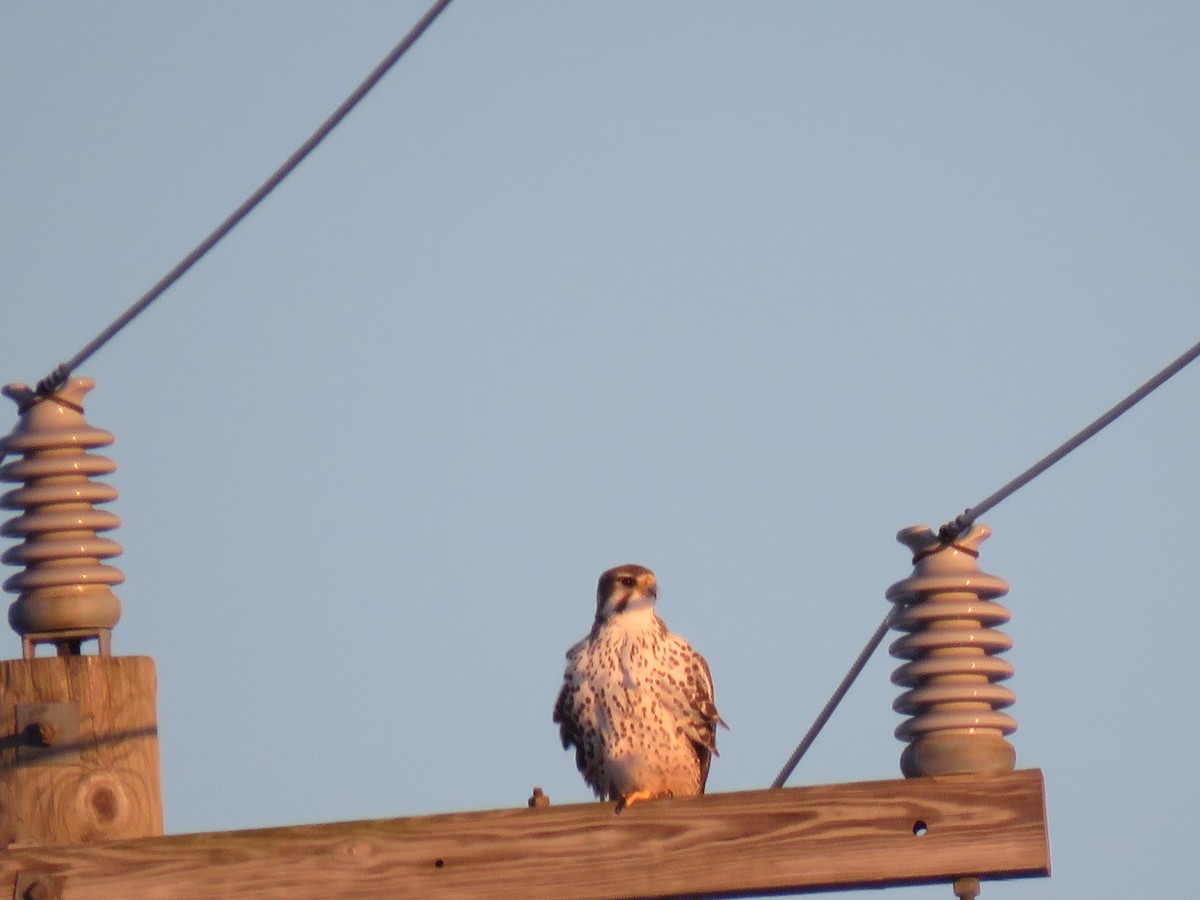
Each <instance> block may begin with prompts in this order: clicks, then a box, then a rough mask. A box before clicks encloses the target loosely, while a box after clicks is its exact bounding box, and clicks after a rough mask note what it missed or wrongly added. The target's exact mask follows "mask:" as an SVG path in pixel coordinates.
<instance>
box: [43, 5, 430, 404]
mask: <svg viewBox="0 0 1200 900" xmlns="http://www.w3.org/2000/svg"><path fill="white" fill-rule="evenodd" d="M450 2H451V0H437V2H435V3H434V4H433V5H432V6H431V7H429V9H428V10H427V11H426V12H425V15H423V16H421V18H420V19H419V20H418V21H417V24H416V25H414V26H413V27H412V29H411V30H410V31H409V32H408V34H406V35H405V36H404V38H403V39H402V40H401V41H400V43H398V44H397V45H396V46H395V47H393V48H392V50H391V52H390V53H388V55H387V56H385V57H384V58H383V60H382V62H380V63H379V65H377V66H376V67H375V68H374V69H372V70H371V72H370V74H369V75H367V77H366V78H365V79H363V82H362V83H361V84H360V85H359V86H358V87H357V88H355V89H354V91H353V93H351V94H350V96H349V97H347V98H346V99H345V100H343V101H342V103H341V105H340V106H339V107H338V108H337V109H335V110H334V111H333V113H332V114H330V116H329V118H327V119H326V120H325V121H324V122H322V123H321V124H320V126H319V127H318V128H317V130H316V131H314V132H313V133H312V135H310V136H309V138H308V140H306V141H305V142H304V143H303V144H301V145H300V147H299V148H298V149H297V150H296V152H295V153H293V154H292V155H291V156H289V157H288V158H287V159H286V160H284V162H283V164H282V165H281V166H280V167H279V168H278V169H276V170H275V171H274V173H272V175H271V177H270V178H268V179H267V180H266V181H264V182H263V183H262V184H261V185H260V186H259V188H258V190H256V191H255V192H254V193H253V194H251V195H250V196H249V197H247V198H246V200H245V201H244V202H243V203H242V204H241V206H239V207H238V208H237V209H235V210H234V211H233V212H232V213H230V214H229V217H228V218H226V219H225V221H223V222H222V223H221V224H220V225H218V226H217V227H216V228H215V229H214V230H213V231H212V233H210V234H209V235H208V237H206V238H205V239H204V240H202V241H201V242H200V243H199V244H197V245H196V247H195V249H193V250H192V252H191V253H189V254H188V255H187V256H185V257H184V258H183V259H181V260H180V261H179V262H178V263H177V264H176V266H175V267H174V268H173V269H171V271H170V272H168V273H167V274H166V275H164V276H163V277H162V278H161V279H160V280H159V281H158V282H157V283H156V284H155V285H154V286H153V287H152V288H150V290H148V291H146V293H145V294H143V295H142V296H141V298H140V299H139V300H138V301H137V302H136V303H134V304H133V305H132V306H130V307H129V309H127V310H125V312H123V313H122V314H121V315H120V316H118V317H117V318H116V319H115V320H114V321H113V323H112V324H111V325H109V326H108V327H107V328H105V329H104V330H103V331H102V332H100V334H98V335H97V336H96V337H95V338H93V339H92V341H91V342H90V343H88V344H87V345H86V346H85V347H84V348H83V349H82V350H80V351H79V352H78V353H76V354H75V355H74V356H72V357H71V358H70V359H69V360H67V361H66V362H64V363H60V364H59V365H58V366H56V367H55V369H54V370H53V371H52V372H51V373H50V374H49V375H47V376H46V377H45V378H43V379H42V380H41V381H39V382H38V385H37V393H38V395H39V396H43V397H45V396H49V395H50V394H53V393H54V392H55V391H56V390H58V389H59V388H60V387H62V386H63V385H64V384H65V383H66V381H67V378H69V377H70V375H71V373H72V372H74V371H75V370H76V369H77V368H79V366H80V365H82V364H83V363H84V362H85V361H86V360H87V359H89V358H90V357H91V356H92V354H93V353H95V352H96V351H97V350H99V349H100V348H101V347H103V346H104V345H105V344H107V343H108V342H109V341H110V340H112V338H113V337H114V336H115V335H116V334H117V332H119V331H120V330H121V329H122V328H124V327H125V326H126V325H128V324H129V323H130V322H131V321H133V319H134V318H136V317H137V316H138V315H139V314H140V313H141V312H142V311H143V310H145V309H146V307H147V306H149V305H150V304H151V303H153V302H154V301H155V300H157V299H158V298H159V296H160V295H162V294H163V293H164V292H165V291H166V290H167V289H168V288H169V287H171V285H173V284H174V283H175V282H176V281H178V280H179V279H180V278H181V277H183V275H184V273H185V272H187V271H188V269H190V268H191V267H192V266H194V265H195V264H196V263H197V262H199V261H200V259H201V257H203V256H204V255H205V254H206V253H208V251H209V250H211V249H212V248H213V247H215V246H216V245H217V244H218V243H219V242H220V241H221V239H222V238H224V237H225V235H227V234H229V232H231V231H232V230H233V229H234V228H235V227H236V226H237V225H238V223H239V222H241V221H242V219H244V218H246V216H247V215H249V214H250V211H251V210H253V209H254V208H255V207H256V206H258V204H259V203H261V202H262V201H263V200H264V199H265V198H266V196H267V195H268V194H270V193H271V191H273V190H275V188H277V187H278V186H279V183H280V182H281V181H283V179H285V178H287V176H288V175H290V174H291V172H292V170H293V169H295V168H296V166H298V165H300V163H301V162H303V161H304V159H305V158H306V157H307V156H308V155H309V154H310V153H312V151H313V150H315V149H316V147H317V145H318V144H320V143H321V141H323V140H325V138H326V137H328V136H329V133H330V132H331V131H333V129H334V128H336V127H337V126H338V124H340V123H341V121H342V119H344V118H346V116H347V115H348V114H349V113H350V110H352V109H354V107H355V106H357V105H358V103H359V101H360V100H362V99H363V97H365V96H366V95H367V94H368V93H369V92H370V90H371V89H372V88H373V87H375V85H376V84H378V83H379V81H380V80H381V79H382V78H383V76H384V75H386V74H387V73H388V70H390V69H391V68H392V66H394V65H395V64H396V63H397V62H398V61H399V59H400V57H402V56H403V55H404V54H405V53H407V52H408V50H409V48H410V47H412V45H413V44H415V43H416V42H417V39H418V38H420V37H421V35H422V34H424V33H425V30H426V29H427V28H429V26H430V25H432V24H433V22H434V20H435V19H437V17H438V16H439V15H441V14H442V12H443V11H444V10H445V9H446V7H447V6H449V5H450Z"/></svg>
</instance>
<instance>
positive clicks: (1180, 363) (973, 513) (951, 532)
mask: <svg viewBox="0 0 1200 900" xmlns="http://www.w3.org/2000/svg"><path fill="white" fill-rule="evenodd" d="M1198 356H1200V343H1196V344H1194V345H1193V346H1192V348H1191V349H1190V350H1188V351H1187V352H1186V353H1184V354H1183V355H1182V356H1180V357H1179V358H1178V359H1176V360H1174V361H1173V362H1171V363H1169V364H1168V365H1167V366H1166V367H1164V368H1163V369H1162V370H1161V371H1160V372H1159V373H1158V374H1157V375H1155V376H1154V377H1153V378H1151V379H1150V380H1149V381H1147V382H1146V383H1145V384H1143V385H1142V386H1141V387H1139V388H1138V389H1137V390H1136V391H1134V392H1133V393H1132V394H1130V395H1129V396H1128V397H1126V398H1125V399H1124V400H1122V401H1121V402H1120V403H1118V404H1117V405H1116V406H1114V407H1113V408H1112V409H1110V410H1109V411H1108V412H1106V413H1105V414H1104V415H1102V416H1100V418H1098V419H1096V421H1094V422H1092V424H1090V425H1088V426H1087V427H1086V428H1084V429H1083V430H1082V431H1080V432H1079V433H1078V434H1076V435H1075V436H1074V437H1072V438H1070V439H1069V440H1067V441H1065V442H1064V443H1062V444H1061V445H1059V446H1058V447H1057V448H1056V449H1054V450H1052V451H1051V452H1050V453H1047V454H1046V455H1045V456H1043V457H1042V458H1041V459H1039V460H1038V461H1037V462H1036V463H1034V464H1033V465H1032V466H1030V467H1029V468H1028V469H1026V470H1025V471H1024V472H1022V473H1021V474H1020V475H1018V476H1017V477H1016V478H1014V479H1013V480H1012V481H1010V482H1008V484H1006V485H1004V487H1002V488H1000V489H999V490H998V491H996V492H995V493H994V494H990V495H989V496H988V497H987V498H985V499H983V500H981V501H980V502H979V503H976V504H975V505H974V506H972V507H970V508H969V509H967V510H966V511H965V512H963V514H962V515H961V516H959V517H958V518H956V519H952V520H951V521H949V522H947V523H946V524H945V525H943V526H942V527H941V529H940V530H939V531H938V537H939V538H940V539H941V541H942V542H943V543H946V544H948V543H950V542H951V541H953V540H954V539H955V538H957V537H958V536H959V535H960V534H962V533H963V532H964V531H966V530H967V529H968V528H970V527H971V526H972V525H973V524H974V523H975V520H976V519H978V518H979V517H980V516H982V515H983V514H984V513H985V512H987V511H988V510H990V509H991V508H992V507H994V506H996V504H998V503H1000V501H1002V500H1004V499H1006V498H1008V497H1010V496H1012V495H1013V494H1014V493H1016V492H1017V491H1018V490H1020V489H1021V488H1023V487H1024V486H1025V485H1027V484H1028V483H1029V482H1031V481H1033V479H1035V478H1037V477H1038V476H1039V475H1041V474H1042V473H1043V472H1045V471H1046V470H1047V469H1049V468H1050V467H1051V466H1052V465H1054V464H1055V463H1056V462H1058V461H1059V460H1060V459H1062V458H1063V457H1064V456H1066V455H1067V454H1068V453H1070V452H1071V451H1072V450H1074V449H1075V448H1076V447H1078V446H1079V445H1080V444H1082V443H1084V442H1085V441H1087V440H1088V439H1089V438H1092V437H1094V436H1095V435H1096V434H1098V433H1099V432H1100V431H1102V430H1103V429H1104V428H1106V427H1108V426H1109V425H1111V424H1112V423H1113V422H1115V421H1116V420H1117V419H1118V418H1120V417H1121V416H1122V415H1124V414H1125V413H1127V412H1129V410H1131V409H1133V407H1134V406H1136V405H1137V404H1138V403H1140V402H1141V401H1142V400H1144V399H1145V398H1146V397H1147V396H1149V395H1150V393H1152V392H1153V391H1154V390H1156V389H1157V388H1159V387H1161V386H1162V385H1163V384H1164V383H1166V382H1167V380H1168V379H1170V378H1171V377H1172V376H1174V375H1175V374H1177V373H1178V372H1179V371H1180V370H1181V369H1183V368H1184V367H1185V366H1187V364H1188V363H1190V362H1192V361H1194V360H1195V359H1196V357H1198Z"/></svg>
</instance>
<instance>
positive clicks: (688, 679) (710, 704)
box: [659, 635, 729, 793]
mask: <svg viewBox="0 0 1200 900" xmlns="http://www.w3.org/2000/svg"><path fill="white" fill-rule="evenodd" d="M671 637H673V638H675V640H677V641H678V643H679V646H678V648H677V649H678V652H679V656H680V657H681V659H682V666H681V668H680V669H679V670H678V673H679V675H680V676H682V677H670V676H668V677H667V678H666V679H664V680H663V681H662V682H661V683H660V686H659V687H660V693H661V696H662V697H663V699H664V705H665V706H667V708H668V709H670V710H671V712H672V713H673V714H674V715H675V720H676V723H677V724H679V725H680V726H681V727H682V728H683V733H684V734H685V735H686V736H687V738H688V740H690V741H691V742H692V748H693V749H694V750H695V751H696V759H697V761H698V762H699V764H700V791H701V793H703V791H704V787H705V785H706V784H707V783H708V769H709V766H710V765H711V764H712V758H713V756H714V755H716V753H717V726H718V725H722V726H724V727H725V728H728V727H729V726H728V725H726V724H725V720H724V719H722V718H721V716H720V715H719V714H718V713H717V706H716V703H715V701H714V699H713V682H712V673H711V672H709V670H708V663H707V662H706V661H705V659H704V657H703V656H701V655H700V654H699V653H697V652H696V651H695V650H693V649H692V647H691V645H690V644H688V643H687V641H685V640H683V639H682V638H678V637H676V636H675V635H671Z"/></svg>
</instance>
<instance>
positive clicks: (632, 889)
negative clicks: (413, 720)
mask: <svg viewBox="0 0 1200 900" xmlns="http://www.w3.org/2000/svg"><path fill="white" fill-rule="evenodd" d="M1049 865H1050V859H1049V848H1048V842H1047V832H1046V822H1045V806H1044V786H1043V783H1042V777H1041V773H1040V772H1038V771H1037V770H1029V771H1021V772H1010V773H1001V774H994V775H982V776H977V775H951V776H942V777H935V778H914V779H904V780H896V781H878V782H862V783H857V784H841V785H828V786H821V787H807V788H788V789H783V790H773V791H750V792H743V793H730V794H710V795H708V796H705V797H695V798H687V799H677V800H663V801H654V802H649V803H643V804H637V805H635V806H633V807H631V808H630V809H628V810H626V811H624V812H623V813H621V814H620V815H616V814H614V813H613V805H612V804H599V803H590V804H582V805H572V806H550V807H543V808H539V809H529V808H526V807H522V808H519V809H505V810H494V811H488V812H479V813H458V814H450V815H437V816H423V817H416V818H407V819H389V820H381V821H368V822H347V823H338V824H327V825H308V826H292V827H286V828H271V829H263V830H256V831H242V832H224V833H211V834H192V835H178V836H172V837H165V838H152V839H145V840H134V841H125V842H113V843H99V844H81V845H76V846H71V847H30V848H16V849H10V850H8V851H6V852H3V853H0V878H2V879H3V881H0V890H2V889H3V887H4V886H13V885H14V884H15V882H16V879H17V877H18V876H19V875H20V876H22V877H23V879H24V880H23V882H22V883H23V884H29V883H30V879H31V878H36V877H37V876H38V875H39V874H41V875H43V876H50V877H52V878H53V879H54V883H55V884H56V886H57V887H58V888H59V889H60V890H61V895H60V896H61V897H62V898H63V900H100V898H112V897H122V898H126V900H150V898H154V900H193V898H194V900H199V898H211V897H224V898H241V900H265V898H287V900H308V898H314V900H315V898H327V897H338V898H351V900H353V898H377V897H422V898H434V900H437V898H470V897H489V898H501V900H503V898H523V900H540V898H546V900H549V898H555V900H558V898H564V897H574V898H581V900H587V898H594V900H599V898H620V897H683V896H695V895H704V896H710V897H711V896H726V897H742V896H755V895H763V894H769V893H779V892H788V891H795V892H800V891H807V890H828V889H831V888H851V887H862V886H875V887H882V886H887V885H900V884H914V883H924V882H932V881H946V882H949V881H951V880H953V879H954V878H955V877H957V876H962V875H978V876H982V877H984V878H1010V877H1025V876H1034V875H1046V874H1049Z"/></svg>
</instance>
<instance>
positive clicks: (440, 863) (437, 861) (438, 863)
mask: <svg viewBox="0 0 1200 900" xmlns="http://www.w3.org/2000/svg"><path fill="white" fill-rule="evenodd" d="M433 867H434V868H435V869H443V868H445V867H446V861H445V860H444V859H435V860H434V861H433Z"/></svg>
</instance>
